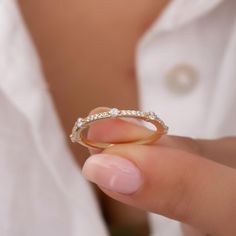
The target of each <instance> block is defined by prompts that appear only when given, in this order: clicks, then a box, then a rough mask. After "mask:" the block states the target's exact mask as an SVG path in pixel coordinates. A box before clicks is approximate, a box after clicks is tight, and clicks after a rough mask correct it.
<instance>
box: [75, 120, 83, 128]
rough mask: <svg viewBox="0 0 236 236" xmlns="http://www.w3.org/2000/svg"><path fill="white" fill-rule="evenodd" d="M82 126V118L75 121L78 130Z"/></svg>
mask: <svg viewBox="0 0 236 236" xmlns="http://www.w3.org/2000/svg"><path fill="white" fill-rule="evenodd" d="M83 124H84V120H83V119H82V118H79V119H78V120H77V127H78V128H81V127H82V126H83Z"/></svg>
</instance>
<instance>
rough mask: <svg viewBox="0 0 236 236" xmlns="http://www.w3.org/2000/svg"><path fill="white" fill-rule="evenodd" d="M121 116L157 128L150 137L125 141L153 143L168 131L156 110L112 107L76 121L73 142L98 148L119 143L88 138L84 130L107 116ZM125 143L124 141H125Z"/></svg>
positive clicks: (71, 136) (72, 135) (72, 136)
mask: <svg viewBox="0 0 236 236" xmlns="http://www.w3.org/2000/svg"><path fill="white" fill-rule="evenodd" d="M119 117H128V118H135V119H141V120H144V121H146V122H150V123H152V124H153V125H154V126H155V127H156V130H155V131H154V132H153V134H151V135H149V136H148V137H144V138H143V139H139V140H134V141H130V142H125V143H132V144H149V143H153V142H154V141H156V140H158V139H159V138H160V137H161V136H162V135H164V134H166V133H167V131H168V127H167V126H166V125H165V123H164V122H163V121H162V120H161V119H160V118H159V117H157V115H156V114H155V113H154V112H142V111H135V110H118V109H117V108H112V109H110V110H109V111H105V112H101V113H97V114H92V115H89V116H87V117H85V118H78V120H77V121H76V122H75V125H74V127H73V130H72V134H71V135H70V138H71V141H72V142H73V143H75V142H77V143H79V144H81V145H83V146H85V147H88V148H97V149H105V148H108V147H111V146H114V145H115V144H121V143H122V142H119V143H101V142H94V141H92V140H89V139H87V138H86V137H85V136H84V135H83V132H82V131H83V130H84V129H86V128H87V127H89V126H90V125H91V124H92V123H94V122H96V121H99V120H103V119H107V118H119ZM123 143H124V142H123Z"/></svg>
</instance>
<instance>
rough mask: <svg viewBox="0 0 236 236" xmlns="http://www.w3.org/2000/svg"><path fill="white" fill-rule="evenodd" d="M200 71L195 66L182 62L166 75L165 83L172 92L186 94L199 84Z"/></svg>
mask: <svg viewBox="0 0 236 236" xmlns="http://www.w3.org/2000/svg"><path fill="white" fill-rule="evenodd" d="M197 82H198V73H197V71H196V70H195V69H194V67H192V66H190V65H187V64H182V65H177V66H176V67H174V68H173V69H171V70H170V71H169V72H168V73H167V74H166V77H165V85H166V87H167V88H168V90H170V91H171V92H173V93H175V94H179V95H181V94H182V95H184V94H187V93H189V92H191V91H192V90H193V89H194V88H195V87H196V85H197Z"/></svg>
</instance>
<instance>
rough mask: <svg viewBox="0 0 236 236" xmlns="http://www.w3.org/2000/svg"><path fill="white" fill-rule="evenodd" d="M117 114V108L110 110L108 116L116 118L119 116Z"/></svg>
mask: <svg viewBox="0 0 236 236" xmlns="http://www.w3.org/2000/svg"><path fill="white" fill-rule="evenodd" d="M119 112H120V111H119V110H118V109H117V108H112V109H111V110H110V114H111V116H112V117H116V116H118V115H119Z"/></svg>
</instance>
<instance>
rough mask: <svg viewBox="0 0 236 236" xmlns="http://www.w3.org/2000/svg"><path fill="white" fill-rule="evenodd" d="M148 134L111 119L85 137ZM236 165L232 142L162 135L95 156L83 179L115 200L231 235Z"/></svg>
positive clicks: (119, 137) (120, 138)
mask: <svg viewBox="0 0 236 236" xmlns="http://www.w3.org/2000/svg"><path fill="white" fill-rule="evenodd" d="M103 110H106V108H98V109H96V110H94V111H93V112H92V113H96V112H101V111H103ZM149 132H152V131H150V130H148V129H146V128H145V127H143V126H139V125H137V124H133V123H130V122H127V121H125V120H123V119H110V120H104V121H100V122H97V123H96V124H94V125H93V126H92V127H91V128H90V130H89V134H88V135H89V138H90V139H93V140H99V141H105V142H117V141H128V140H133V139H134V138H140V137H143V136H144V135H147V134H149ZM93 153H94V152H93ZM230 166H231V167H230ZM235 166H236V138H226V139H219V140H211V141H210V140H193V139H190V138H184V137H176V136H163V137H162V138H161V139H160V140H158V141H157V142H156V143H154V144H152V145H134V144H119V145H115V146H113V147H111V148H107V149H106V150H104V151H102V152H100V153H96V154H95V155H92V156H91V157H90V158H88V159H87V161H86V162H85V165H84V167H83V174H84V175H85V177H87V179H88V180H90V181H92V182H94V183H96V184H97V185H98V186H99V187H100V188H101V189H102V191H103V192H105V193H106V194H107V195H109V196H110V197H112V198H114V199H116V200H118V201H121V202H123V203H126V204H129V205H132V206H135V207H138V208H142V209H144V210H146V211H151V212H154V213H157V214H161V215H164V216H166V217H169V218H172V219H175V220H178V221H180V222H183V223H187V224H189V225H192V226H194V227H197V228H198V229H200V230H201V231H203V232H205V233H208V234H211V235H224V236H225V235H230V236H231V235H232V236H233V235H236V224H235V223H236V170H235V169H234V167H235Z"/></svg>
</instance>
